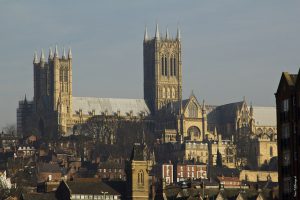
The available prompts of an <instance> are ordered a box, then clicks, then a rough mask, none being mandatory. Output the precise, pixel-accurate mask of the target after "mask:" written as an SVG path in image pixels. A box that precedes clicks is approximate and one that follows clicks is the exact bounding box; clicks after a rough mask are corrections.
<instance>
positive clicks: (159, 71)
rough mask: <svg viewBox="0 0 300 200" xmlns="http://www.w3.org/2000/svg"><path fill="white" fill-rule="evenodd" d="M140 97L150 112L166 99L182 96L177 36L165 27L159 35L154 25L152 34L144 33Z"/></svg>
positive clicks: (160, 105) (164, 102)
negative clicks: (142, 74) (142, 82)
mask: <svg viewBox="0 0 300 200" xmlns="http://www.w3.org/2000/svg"><path fill="white" fill-rule="evenodd" d="M144 99H145V101H146V103H147V105H148V107H149V109H150V110H151V112H152V113H153V114H155V113H156V112H157V111H158V110H159V109H160V108H162V107H163V106H164V105H166V104H167V103H170V102H178V101H180V100H181V99H182V62H181V36H180V30H179V29H177V36H176V38H175V39H173V38H171V37H170V35H169V32H168V29H167V31H166V35H165V37H161V36H160V33H159V30H158V25H156V32H155V36H154V38H149V37H148V33H147V28H146V30H145V35H144Z"/></svg>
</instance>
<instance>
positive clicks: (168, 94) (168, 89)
mask: <svg viewBox="0 0 300 200" xmlns="http://www.w3.org/2000/svg"><path fill="white" fill-rule="evenodd" d="M170 96H171V95H170V88H167V98H168V99H170Z"/></svg>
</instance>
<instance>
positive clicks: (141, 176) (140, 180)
mask: <svg viewBox="0 0 300 200" xmlns="http://www.w3.org/2000/svg"><path fill="white" fill-rule="evenodd" d="M138 185H144V172H143V170H140V171H139V172H138Z"/></svg>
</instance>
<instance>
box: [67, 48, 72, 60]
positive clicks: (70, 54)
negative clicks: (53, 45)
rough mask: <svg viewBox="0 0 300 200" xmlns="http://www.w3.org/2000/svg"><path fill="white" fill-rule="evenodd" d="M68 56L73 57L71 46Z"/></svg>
mask: <svg viewBox="0 0 300 200" xmlns="http://www.w3.org/2000/svg"><path fill="white" fill-rule="evenodd" d="M68 58H69V59H72V50H71V47H70V48H69V52H68Z"/></svg>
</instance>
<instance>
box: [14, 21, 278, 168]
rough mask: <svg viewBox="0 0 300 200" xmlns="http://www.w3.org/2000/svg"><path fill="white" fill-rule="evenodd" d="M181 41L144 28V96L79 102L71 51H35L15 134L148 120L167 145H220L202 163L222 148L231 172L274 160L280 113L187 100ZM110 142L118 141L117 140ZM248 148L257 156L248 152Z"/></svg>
mask: <svg viewBox="0 0 300 200" xmlns="http://www.w3.org/2000/svg"><path fill="white" fill-rule="evenodd" d="M181 42H182V38H181V33H180V29H179V28H178V29H177V33H176V36H175V37H172V36H171V35H170V34H169V31H168V30H166V32H165V34H162V33H161V32H160V31H159V27H158V25H156V31H155V34H154V37H151V36H149V34H148V31H147V28H146V29H145V33H144V40H143V58H144V59H143V60H144V61H143V65H144V66H143V69H144V99H125V98H124V99H122V98H119V99H118V98H95V97H74V96H73V93H72V90H73V89H72V52H71V49H69V50H68V51H66V50H65V49H63V50H62V52H60V51H61V50H59V48H58V47H57V46H56V47H55V49H54V52H53V50H52V49H51V48H50V49H49V55H48V58H47V59H46V57H45V54H44V51H43V50H42V51H41V54H40V56H39V58H38V55H37V53H35V54H34V58H33V69H34V96H33V99H32V100H29V99H27V97H26V96H25V98H24V100H21V101H19V107H18V109H17V131H18V134H20V135H30V134H35V135H39V136H45V137H49V136H51V137H54V136H63V137H64V136H70V135H72V134H77V131H78V127H80V126H81V125H82V124H84V123H86V122H87V121H88V120H90V119H92V118H94V117H96V116H102V117H109V118H110V119H114V118H115V119H117V118H118V119H122V120H127V121H131V120H140V121H147V123H149V122H150V124H151V126H150V127H151V131H152V132H153V134H154V135H155V137H156V138H157V139H159V140H160V141H161V142H162V143H176V142H179V143H181V144H182V143H184V142H187V141H188V142H195V143H197V142H198V143H199V145H200V144H201V145H202V143H205V141H215V142H212V143H211V144H212V145H210V146H209V148H214V149H213V150H211V151H210V152H215V153H214V155H212V153H210V155H209V157H208V158H207V159H205V160H203V161H206V162H211V163H212V164H213V163H215V157H216V156H217V149H218V151H219V150H220V151H221V150H222V149H223V150H222V151H223V154H222V156H223V159H224V163H227V164H228V166H230V167H232V168H234V167H236V166H237V165H246V164H247V163H248V164H249V161H250V160H251V163H253V165H255V166H254V167H259V166H261V165H263V164H264V163H269V162H270V160H271V159H272V158H273V157H275V156H277V148H276V141H277V130H276V122H275V121H276V119H275V116H276V115H275V108H272V107H255V106H252V104H251V105H250V106H249V105H248V104H247V102H246V100H245V99H244V100H243V101H241V102H236V103H230V104H225V105H221V106H215V105H209V104H206V103H205V102H204V100H202V101H199V99H197V97H196V96H195V95H194V94H193V92H191V94H190V96H189V97H188V98H185V99H184V98H183V97H182V71H183V70H182V69H183V63H182V52H181V50H182V49H181V45H182V43H181ZM187 73H189V72H187ZM107 137H108V140H109V141H111V142H110V143H111V144H113V143H114V142H113V141H114V137H115V135H113V134H111V135H108V136H107ZM245 138H246V139H245ZM108 140H107V141H108ZM226 141H227V142H226ZM237 141H243V142H245V144H244V145H245V146H244V147H245V148H241V150H239V148H238V147H236V145H235V144H236V143H237ZM213 144H215V145H213ZM240 144H242V143H240ZM201 145H200V146H201ZM186 146H187V147H188V146H189V145H188V144H187V145H186ZM228 149H229V150H228ZM251 150H252V152H254V154H252V155H249V152H250V151H251ZM201 154H202V152H201ZM184 155H185V156H184V159H187V158H188V157H189V158H192V157H194V158H196V159H197V158H198V157H200V155H197V153H194V154H193V155H192V154H191V153H188V152H186V153H184ZM236 155H238V157H237V156H236ZM212 157H214V158H212ZM252 161H254V162H252Z"/></svg>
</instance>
